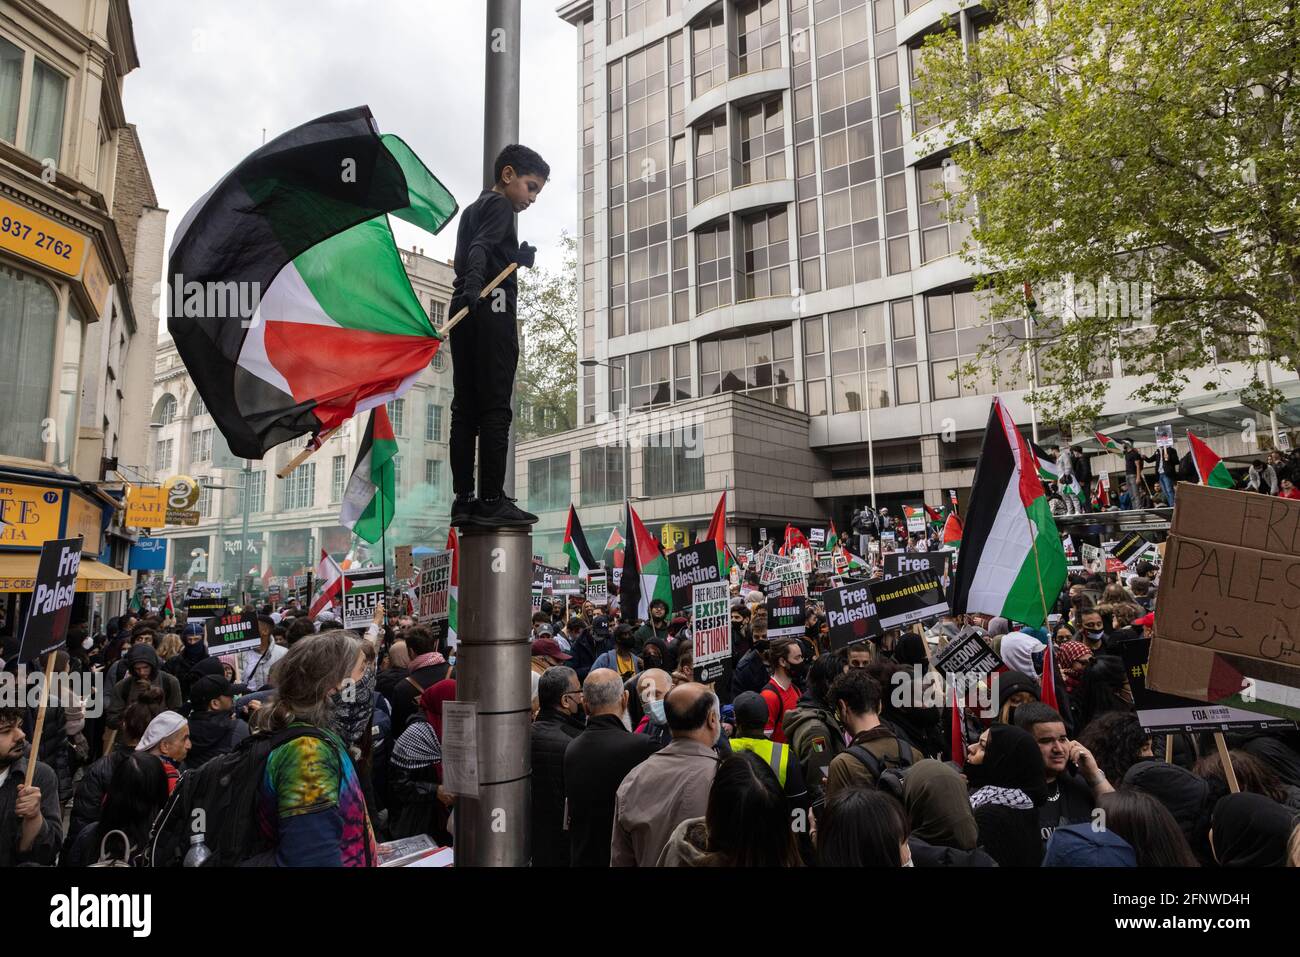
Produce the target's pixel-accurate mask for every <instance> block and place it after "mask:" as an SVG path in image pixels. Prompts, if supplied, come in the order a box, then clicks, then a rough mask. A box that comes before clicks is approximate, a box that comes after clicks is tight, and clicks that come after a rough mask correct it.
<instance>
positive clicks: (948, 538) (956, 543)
mask: <svg viewBox="0 0 1300 957" xmlns="http://www.w3.org/2000/svg"><path fill="white" fill-rule="evenodd" d="M943 547H944V548H951V549H954V550H955V549H958V548H961V519H960V518H958V517H957V513H956V512H949V513H948V519H947V521H945V522H944V523H943Z"/></svg>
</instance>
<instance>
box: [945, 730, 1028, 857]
mask: <svg viewBox="0 0 1300 957" xmlns="http://www.w3.org/2000/svg"><path fill="white" fill-rule="evenodd" d="M965 774H966V780H967V782H968V783H969V784H970V787H971V794H970V805H971V809H972V811H973V812H974V816H975V823H976V825H978V827H979V836H980V844H981V845H982V846H983V847H984V849H985V850H986V851H988V853H989V856H991V857H992V858H993V859H994V860H995V861H997V862H998V866H999V867H1038V866H1039V864H1040V863H1041V861H1042V856H1043V844H1042V835H1041V833H1040V832H1039V828H1038V807H1039V806H1040V805H1041V804H1043V802H1045V801H1046V800H1047V774H1046V770H1045V768H1044V765H1043V755H1042V752H1041V751H1039V749H1038V743H1037V742H1036V741H1035V740H1034V737H1033V735H1031V734H1030V733H1029V732H1028V731H1024V730H1022V729H1020V728H1016V727H1012V726H1011V725H1005V724H995V725H993V726H992V727H990V728H989V729H988V730H986V731H985V732H984V733H983V734H982V735H980V739H979V741H977V742H976V743H974V744H972V745H971V746H970V747H969V748H967V750H966V765H965Z"/></svg>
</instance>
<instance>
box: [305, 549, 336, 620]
mask: <svg viewBox="0 0 1300 957" xmlns="http://www.w3.org/2000/svg"><path fill="white" fill-rule="evenodd" d="M316 581H317V582H319V583H320V593H319V594H318V595H317V596H316V600H315V601H314V602H312V604H311V608H310V609H308V611H307V617H309V618H315V617H316V616H317V615H319V614H320V613H321V612H323V611H324V610H325V609H326V608H328V607H329V606H330V605H332V604H333V603H334V602H335V601H338V600H339V599H340V598H341V597H342V594H343V571H342V570H341V569H340V568H339V566H338V563H337V562H335V561H334V559H332V558H330V556H329V552H327V551H325V549H323V548H322V549H321V550H320V563H319V564H317V566H316Z"/></svg>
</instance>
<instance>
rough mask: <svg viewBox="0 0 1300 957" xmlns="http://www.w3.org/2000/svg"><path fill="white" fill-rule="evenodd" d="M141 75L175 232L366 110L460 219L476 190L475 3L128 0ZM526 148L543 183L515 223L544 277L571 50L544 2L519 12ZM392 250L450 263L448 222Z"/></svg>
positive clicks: (564, 28)
mask: <svg viewBox="0 0 1300 957" xmlns="http://www.w3.org/2000/svg"><path fill="white" fill-rule="evenodd" d="M131 13H132V19H133V22H134V26H135V36H136V44H137V47H138V49H139V53H140V69H138V70H137V71H135V72H134V73H132V74H131V75H130V76H128V77H127V79H126V85H125V95H124V98H125V104H126V115H127V119H128V120H129V121H130V122H133V123H135V124H136V125H137V126H138V127H139V131H140V139H141V142H142V143H143V145H144V151H145V157H146V159H147V161H148V163H149V170H150V174H151V175H152V177H153V182H154V187H155V189H156V190H157V192H158V200H159V203H160V205H162V206H163V207H165V208H167V209H168V210H170V215H169V216H168V244H169V245H170V242H171V232H172V231H173V230H174V229H175V228H176V225H177V224H178V223H179V222H180V220H181V217H182V216H184V215H185V212H186V211H187V210H188V209H189V208H190V206H191V205H192V204H193V203H194V202H195V201H196V200H197V199H198V198H199V197H200V196H202V195H203V194H204V193H205V192H206V191H207V190H208V189H209V188H210V187H211V186H212V185H213V184H214V183H215V182H216V181H217V180H218V179H219V178H220V177H221V176H222V175H223V174H225V173H226V172H227V171H228V170H229V169H230V168H231V167H233V166H234V165H235V164H236V163H238V162H239V161H240V160H241V159H242V158H243V157H244V156H246V155H247V154H248V153H250V152H251V151H253V150H254V149H256V148H257V147H258V146H259V145H260V144H261V142H262V136H263V130H265V133H266V136H267V138H271V137H273V136H275V135H277V134H278V133H281V132H283V131H284V130H286V129H290V128H291V127H293V126H295V125H297V124H299V123H302V122H305V121H306V120H309V119H311V118H313V117H316V116H320V115H323V114H325V113H330V112H333V111H335V110H340V109H346V108H348V107H352V106H357V105H359V104H363V103H364V104H368V105H369V106H370V108H371V110H372V111H373V112H374V114H375V118H376V119H377V120H378V122H379V125H380V128H381V129H382V130H384V131H385V132H393V133H397V134H398V135H400V136H401V137H402V138H403V139H405V140H406V142H407V143H409V144H410V146H411V147H412V149H414V150H415V152H416V153H417V154H418V155H419V156H420V157H421V158H422V159H423V160H424V161H425V163H426V164H427V165H428V166H429V168H430V169H431V170H433V172H434V173H435V174H436V175H437V176H438V178H439V179H441V180H442V181H443V183H444V184H445V185H446V186H447V188H448V189H450V190H451V192H452V194H453V195H454V196H455V197H456V199H457V200H458V201H459V202H460V204H461V206H462V207H464V206H467V205H468V204H469V203H470V202H472V201H473V200H474V198H475V197H476V196H477V195H478V192H479V190H480V189H481V188H482V182H481V177H482V169H483V155H482V152H483V66H484V56H485V46H486V40H485V37H484V28H485V9H484V4H483V3H482V2H481V0H477V2H466V0H370V2H363V0H275V2H273V3H270V2H239V0H205V2H198V0H187V2H185V3H177V2H176V0H134V2H133V3H132V4H131ZM522 57H523V59H522V65H521V70H520V75H521V80H520V87H521V94H520V139H521V140H522V141H523V142H525V143H527V144H528V145H530V146H532V147H533V148H535V149H537V150H538V151H539V152H541V153H542V155H543V156H545V157H546V158H547V160H548V161H549V162H550V164H551V168H552V179H551V182H550V183H549V184H548V185H547V188H546V191H545V192H544V193H543V194H542V197H541V199H539V200H538V202H537V204H536V205H535V206H534V207H533V208H532V209H531V210H529V212H528V213H527V214H525V215H524V216H522V217H521V218H520V221H519V234H520V238H521V239H527V240H529V241H530V242H532V243H533V244H534V245H536V246H537V247H538V248H539V250H540V252H539V256H538V264H539V265H544V266H546V267H548V268H558V266H559V265H560V262H561V253H560V249H559V237H560V231H561V230H568V232H569V233H576V232H577V227H576V221H577V189H578V175H579V171H578V170H577V168H576V167H577V163H576V159H577V120H578V116H577V107H576V103H577V37H576V36H575V32H574V29H573V27H571V26H569V24H567V23H565V22H563V21H562V20H560V18H559V17H558V16H556V15H555V10H554V7H553V6H552V5H551V4H550V3H548V2H539V0H526V2H525V3H524V4H523V48H522ZM394 232H395V234H396V236H397V240H398V243H399V245H402V246H404V247H407V248H409V247H410V246H411V245H413V244H414V245H418V246H421V247H423V249H424V251H425V253H426V255H429V256H433V257H435V258H442V259H450V258H451V256H452V254H453V252H454V249H455V242H456V221H454V220H453V221H452V222H451V223H449V224H448V225H447V226H446V227H444V229H443V231H442V233H441V234H440V235H439V236H436V237H435V236H430V235H429V234H427V233H424V232H422V231H420V230H418V229H416V228H414V227H412V226H408V225H407V224H405V223H401V222H398V221H394Z"/></svg>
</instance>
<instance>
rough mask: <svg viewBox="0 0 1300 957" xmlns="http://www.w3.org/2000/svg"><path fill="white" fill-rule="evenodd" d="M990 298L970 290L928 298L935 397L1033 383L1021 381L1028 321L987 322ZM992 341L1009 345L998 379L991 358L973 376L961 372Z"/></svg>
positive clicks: (932, 392) (1003, 352)
mask: <svg viewBox="0 0 1300 957" xmlns="http://www.w3.org/2000/svg"><path fill="white" fill-rule="evenodd" d="M989 296H990V294H989V293H987V292H982V291H975V290H965V291H962V292H951V293H937V294H932V295H928V296H926V297H925V314H926V327H927V336H926V345H927V347H928V351H929V355H930V397H931V398H932V399H955V398H957V397H958V396H969V395H991V394H992V393H994V392H998V391H1004V390H1011V389H1019V388H1024V387H1025V386H1027V385H1028V383H1027V382H1024V383H1022V382H1019V381H1018V380H1019V379H1020V378H1022V376H1021V375H1020V373H1019V371H1018V367H1019V366H1020V364H1021V361H1022V359H1023V334H1024V327H1023V323H1022V322H1021V321H1019V320H1009V321H1006V322H997V323H993V324H988V323H986V322H985V316H986V314H987V312H988V300H989ZM990 340H992V341H994V342H998V343H1002V342H1005V343H1006V347H1005V348H1002V347H1000V348H999V349H998V352H997V356H996V365H997V367H998V369H999V374H998V381H997V382H994V379H993V371H992V366H993V364H994V363H993V362H990V361H989V360H988V359H984V360H981V362H980V370H979V372H978V374H977V375H976V376H974V377H973V378H966V377H962V376H959V375H958V370H959V369H960V368H961V367H962V366H964V365H966V364H967V363H968V362H970V361H972V360H974V359H975V358H977V357H978V356H979V352H980V347H981V346H982V345H984V344H985V343H986V342H988V341H990Z"/></svg>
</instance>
